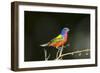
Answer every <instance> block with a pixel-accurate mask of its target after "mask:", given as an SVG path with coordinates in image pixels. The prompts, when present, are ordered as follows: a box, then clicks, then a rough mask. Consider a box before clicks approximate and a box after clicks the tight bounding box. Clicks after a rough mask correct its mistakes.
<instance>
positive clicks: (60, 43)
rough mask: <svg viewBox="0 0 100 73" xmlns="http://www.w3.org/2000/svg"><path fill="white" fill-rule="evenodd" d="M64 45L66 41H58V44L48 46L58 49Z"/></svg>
mask: <svg viewBox="0 0 100 73" xmlns="http://www.w3.org/2000/svg"><path fill="white" fill-rule="evenodd" d="M65 43H66V40H63V41H60V42H56V43H52V44H51V45H50V46H53V47H56V48H58V47H60V46H63V45H64V44H65Z"/></svg>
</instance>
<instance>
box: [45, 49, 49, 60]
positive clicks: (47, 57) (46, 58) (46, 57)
mask: <svg viewBox="0 0 100 73" xmlns="http://www.w3.org/2000/svg"><path fill="white" fill-rule="evenodd" d="M44 57H45V61H47V60H48V59H49V58H50V54H49V55H48V56H47V51H46V50H45V49H44Z"/></svg>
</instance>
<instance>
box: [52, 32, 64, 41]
mask: <svg viewBox="0 0 100 73" xmlns="http://www.w3.org/2000/svg"><path fill="white" fill-rule="evenodd" d="M61 40H63V36H62V35H61V34H60V35H58V36H57V37H56V38H54V39H52V40H51V41H50V42H51V43H56V42H59V41H61Z"/></svg>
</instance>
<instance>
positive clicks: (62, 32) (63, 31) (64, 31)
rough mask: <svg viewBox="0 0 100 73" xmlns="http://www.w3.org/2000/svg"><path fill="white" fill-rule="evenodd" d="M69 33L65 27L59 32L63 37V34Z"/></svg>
mask: <svg viewBox="0 0 100 73" xmlns="http://www.w3.org/2000/svg"><path fill="white" fill-rule="evenodd" d="M69 31H70V30H69V28H67V27H66V28H63V29H62V31H61V34H62V35H64V34H65V33H68V32H69Z"/></svg>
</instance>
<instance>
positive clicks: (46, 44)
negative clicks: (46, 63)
mask: <svg viewBox="0 0 100 73" xmlns="http://www.w3.org/2000/svg"><path fill="white" fill-rule="evenodd" d="M48 45H49V43H45V44H42V45H40V46H41V47H45V46H48Z"/></svg>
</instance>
